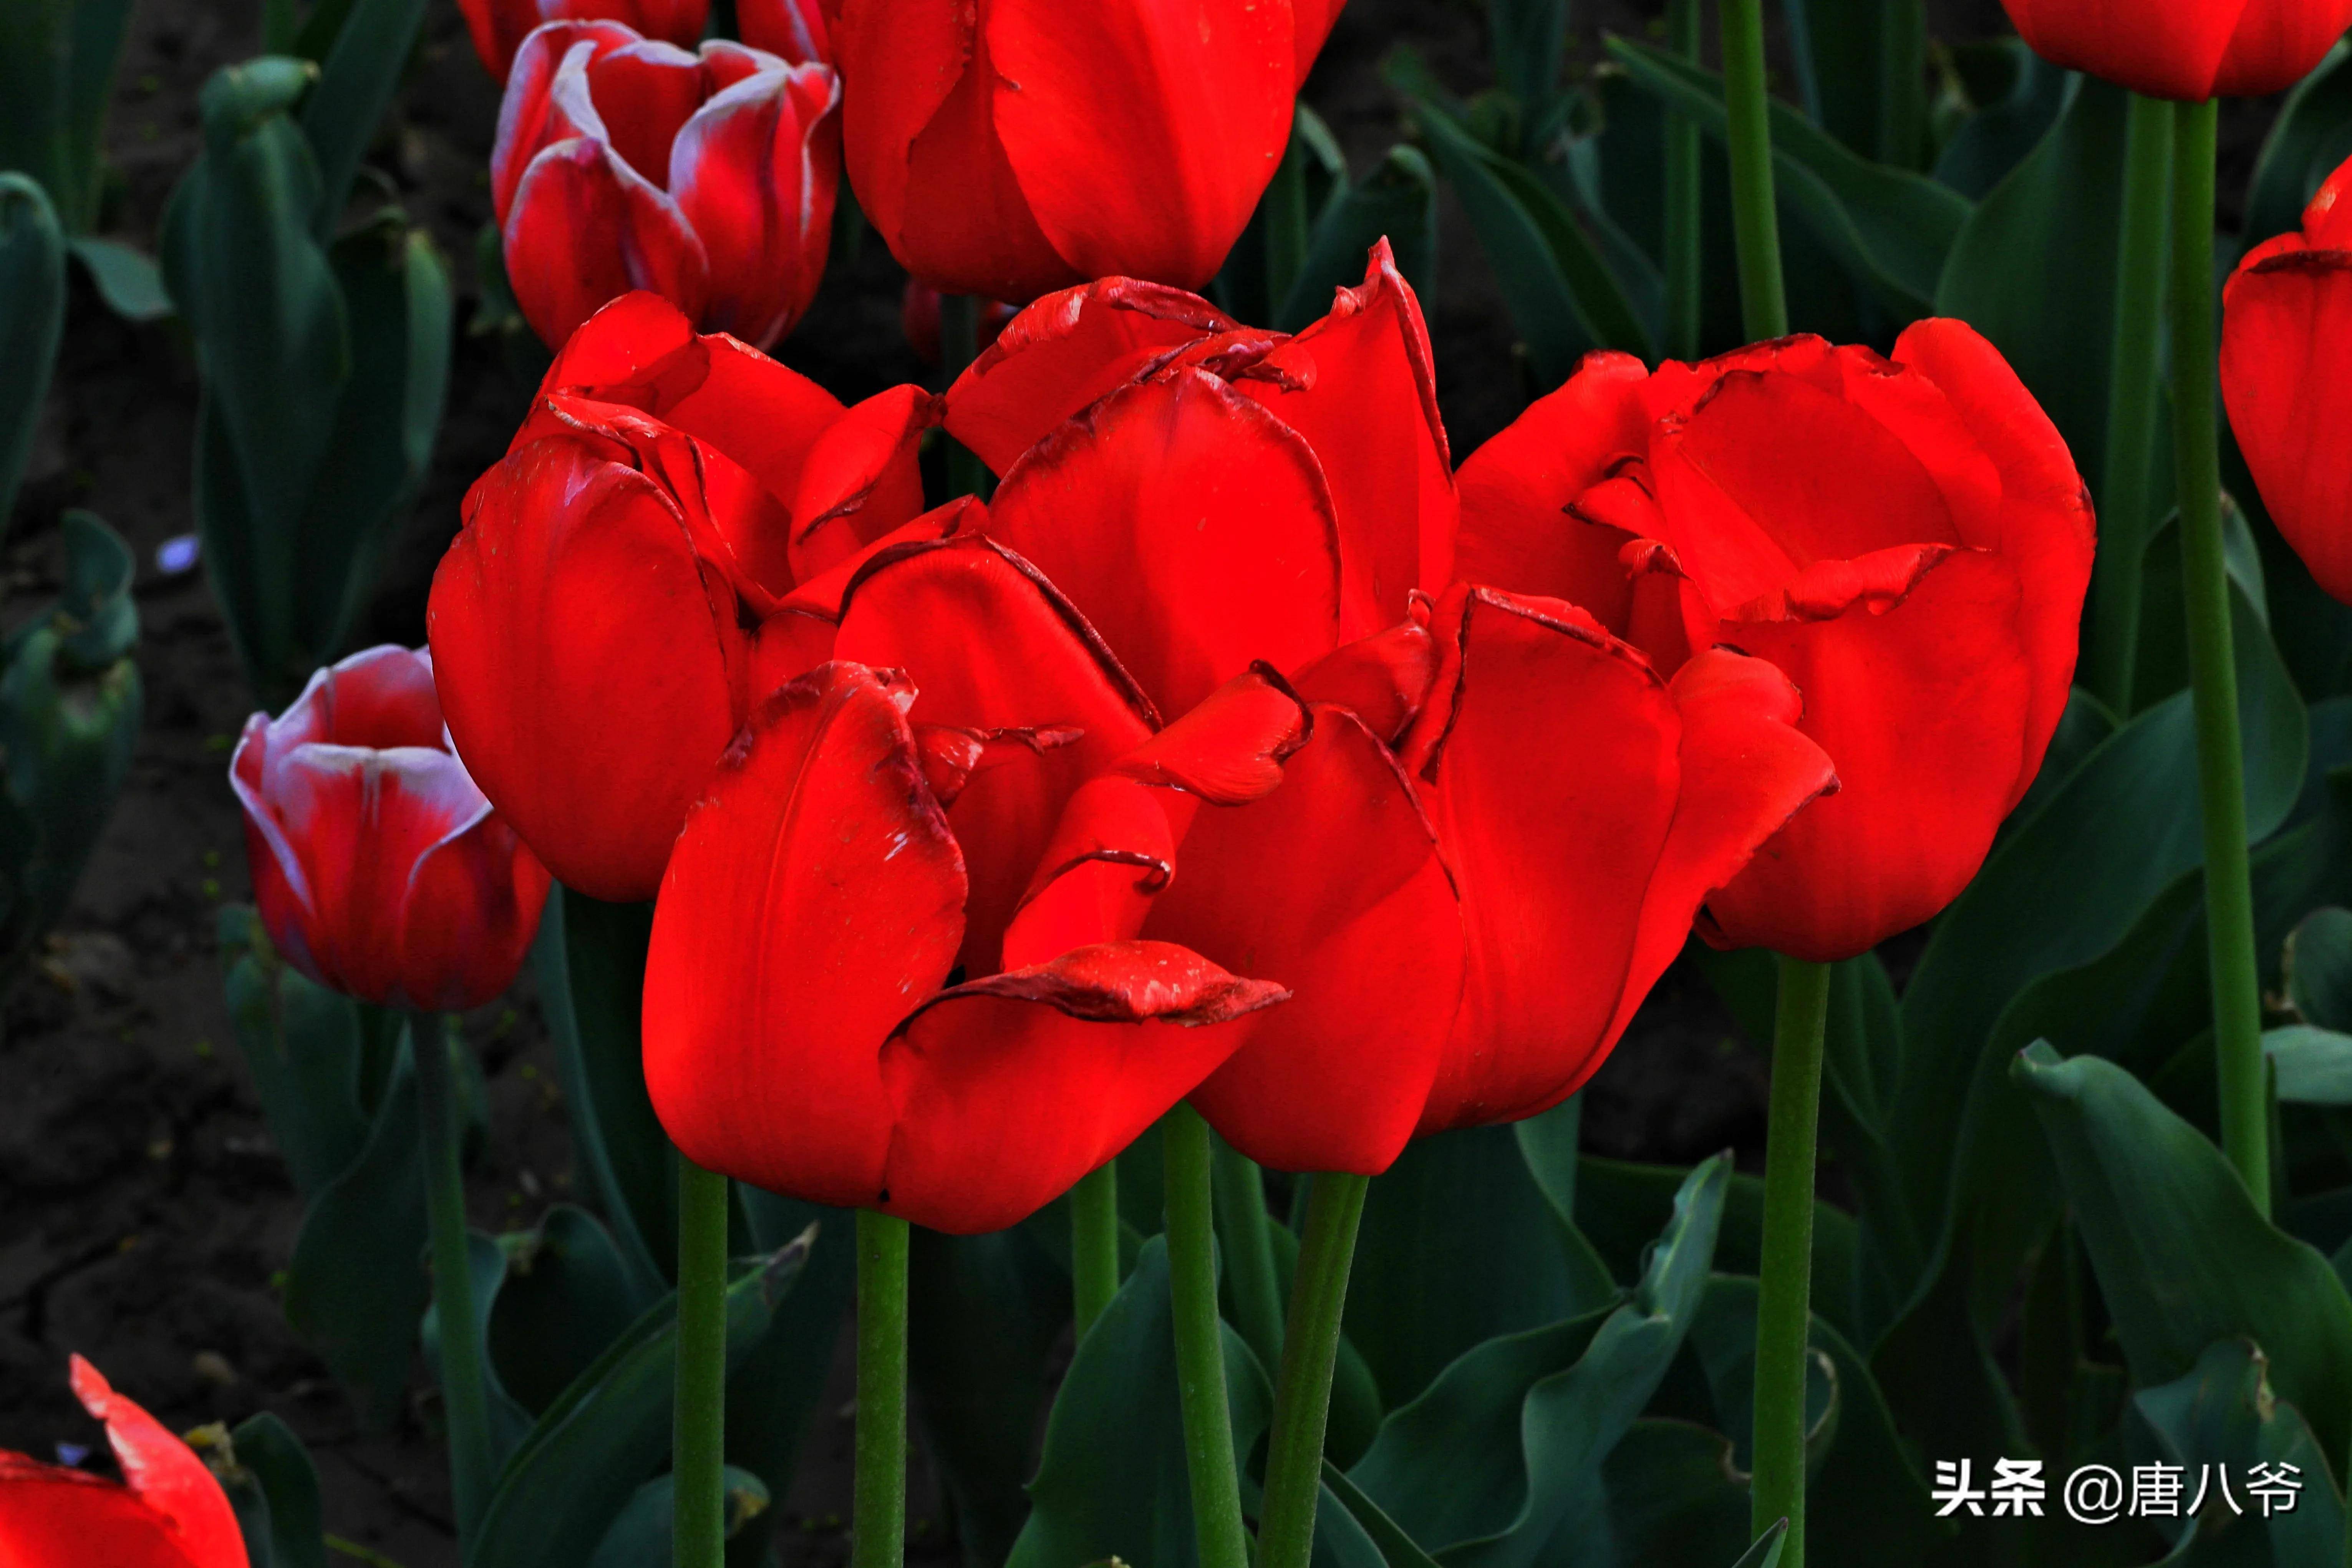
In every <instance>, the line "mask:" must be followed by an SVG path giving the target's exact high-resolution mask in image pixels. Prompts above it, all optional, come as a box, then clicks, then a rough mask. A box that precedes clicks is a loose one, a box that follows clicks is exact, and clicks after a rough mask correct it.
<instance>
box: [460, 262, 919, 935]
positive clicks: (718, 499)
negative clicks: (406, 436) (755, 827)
mask: <svg viewBox="0 0 2352 1568" xmlns="http://www.w3.org/2000/svg"><path fill="white" fill-rule="evenodd" d="M932 402H933V400H932V399H931V397H930V396H929V395H927V394H925V393H924V392H923V391H922V390H921V389H919V388H918V387H912V386H903V387H898V388H894V389H892V390H891V391H889V392H885V393H882V394H879V395H877V396H874V397H871V398H868V399H867V400H866V402H864V403H861V404H859V405H856V407H855V408H849V409H845V408H843V406H842V405H841V404H840V403H839V402H838V401H837V400H836V399H835V398H834V397H833V395H831V394H829V393H827V392H826V391H825V390H824V388H823V387H821V386H818V385H817V384H815V383H814V382H812V381H810V380H809V379H807V378H806V377H805V376H802V375H799V374H795V373H793V372H792V371H789V370H786V369H785V368H784V367H783V366H782V365H780V364H778V363H776V362H775V361H773V360H772V359H769V358H768V357H767V356H766V355H764V354H761V353H756V352H755V351H753V350H752V349H751V348H749V347H748V346H746V345H745V344H743V343H742V342H739V341H737V340H736V339H734V338H730V337H727V336H724V335H721V334H712V335H709V336H698V335H697V334H696V333H695V331H694V330H693V327H692V325H691V324H690V323H689V322H688V321H687V319H686V318H685V317H684V316H682V315H680V314H679V313H678V312H677V310H676V309H675V308H674V307H672V306H671V305H669V304H667V303H666V302H665V301H663V300H659V299H656V298H655V297H654V296H652V295H649V294H634V295H630V296H627V297H626V298H624V299H622V300H617V301H615V302H614V304H612V305H610V306H608V307H607V308H606V309H605V310H603V311H602V312H600V313H599V314H598V315H597V316H596V317H595V318H594V319H593V321H590V322H589V323H588V324H587V325H586V326H584V327H583V328H582V329H581V330H580V331H579V332H577V333H576V334H574V336H573V337H572V341H571V342H569V343H567V344H565V346H564V348H563V351H562V353H559V354H558V355H557V356H556V359H555V363H554V364H553V365H552V366H551V367H550V369H549V370H548V373H547V378H546V380H545V381H544V382H543V383H542V384H541V387H540V392H539V396H538V399H537V401H536V403H535V404H534V405H533V407H532V411H531V413H530V416H529V417H528V418H527V419H526V420H525V422H524V424H523V427H522V428H521V430H520V431H519V432H518V433H517V434H516V436H515V438H514V443H513V445H512V446H511V447H509V451H508V455H507V457H506V458H505V460H504V461H502V462H500V463H499V465H498V466H497V467H496V468H492V469H491V470H490V471H489V472H488V473H487V474H485V475H483V476H482V478H481V479H478V480H477V481H476V483H475V485H474V488H473V489H471V490H470V491H468V492H467V496H466V501H465V508H464V514H465V525H464V527H463V529H462V530H461V531H459V533H458V535H457V540H456V541H455V542H453V543H452V544H451V545H450V547H449V552H448V553H447V555H446V556H445V557H444V558H443V560H442V563H441V566H440V569H439V571H438V572H437V573H436V574H435V577H434V580H433V597H432V603H431V606H430V611H429V616H428V626H429V627H430V635H431V638H432V644H433V650H434V656H435V659H436V668H437V670H438V672H439V676H440V685H441V693H442V700H443V703H444V705H445V706H446V710H447V712H448V716H449V729H450V733H451V734H452V735H453V736H454V737H455V738H456V743H457V752H458V754H459V755H461V756H463V757H464V758H465V759H466V764H467V767H468V768H469V769H471V770H472V773H473V775H474V777H475V778H476V779H478V781H480V784H481V786H482V788H483V790H484V791H485V792H487V793H488V795H489V797H490V799H491V800H492V801H494V802H496V803H497V805H498V808H499V813H500V815H501V816H504V817H505V818H506V819H507V820H508V821H509V822H511V823H513V824H514V826H515V828H516V830H517V831H518V832H520V834H521V835H522V837H523V839H524V841H525V842H526V843H528V844H530V847H532V848H533V849H534V850H535V851H537V852H538V854H539V856H540V858H541V859H542V860H544V861H545V862H546V864H547V865H548V867H549V868H551V870H552V871H553V872H554V873H555V875H556V876H557V877H559V878H560V879H562V881H563V882H564V883H565V885H567V886H569V887H572V888H576V889H579V890H580V891H582V892H584V893H588V894H590V895H592V896H593V897H596V898H601V899H611V900H632V899H647V898H651V897H652V896H653V894H654V890H655V889H656V888H657V887H659V886H660V884H661V878H662V868H663V867H664V866H665V865H666V864H667V861H668V858H669V850H670V844H671V841H672V840H674V839H675V838H676V837H677V830H678V826H679V824H680V823H682V822H683V821H684V820H685V819H686V814H687V808H688V806H689V805H692V803H693V802H694V800H695V798H696V797H697V795H698V793H699V791H700V789H701V787H702V784H703V781H704V779H705V778H706V777H707V776H708V775H709V771H710V768H711V766H712V765H713V764H714V763H716V762H717V761H718V759H719V753H720V752H723V751H724V750H725V749H726V748H727V745H728V742H730V740H731V739H732V738H733V737H734V735H735V733H736V731H738V730H740V728H741V727H742V725H743V723H744V721H745V720H746V719H747V718H748V717H749V715H750V713H751V707H752V704H753V703H754V702H755V701H756V700H758V699H759V698H761V697H762V696H764V695H766V693H767V692H769V691H771V690H772V689H774V688H775V687H776V686H778V685H780V684H782V682H783V681H784V680H786V679H791V678H792V677H793V676H795V675H797V674H799V673H800V672H801V671H802V670H803V669H806V668H809V666H810V665H812V664H814V663H817V662H820V661H821V660H822V659H824V658H825V657H826V653H825V651H824V649H823V648H822V647H818V648H815V649H814V650H813V651H812V650H810V649H808V648H806V647H803V645H802V643H801V642H800V641H799V640H797V639H796V637H795V635H794V634H795V633H796V632H798V631H799V630H801V629H802V628H807V627H814V626H815V625H816V623H814V621H812V620H810V619H809V618H808V617H806V616H802V615H798V614H793V613H791V610H790V604H789V602H790V601H791V600H792V599H793V595H794V593H795V591H796V590H797V589H799V588H800V587H801V586H802V585H803V584H805V583H807V582H809V581H810V580H812V579H814V578H819V577H822V576H824V575H825V574H828V573H832V572H835V571H837V570H839V569H842V568H843V567H844V566H845V563H847V562H849V561H850V560H851V559H852V558H853V557H855V556H856V554H857V553H858V552H860V551H862V550H864V549H866V548H867V547H868V546H869V545H870V544H872V542H874V541H875V540H876V539H877V538H879V537H881V536H884V535H887V534H888V533H889V532H890V531H892V530H894V529H897V528H898V527H899V526H900V525H902V524H904V523H906V522H907V521H909V520H910V519H912V518H914V517H915V515H916V514H917V513H918V512H919V511H921V510H922V482H921V478H920V475H919V473H918V471H917V469H916V454H917V449H918V447H919V444H920V439H921V436H922V432H923V430H924V428H925V427H926V426H928V425H929V423H930V421H931V418H932V415H931V406H932ZM762 623H766V625H767V626H770V627H772V630H755V629H747V628H758V627H760V626H761V625H762Z"/></svg>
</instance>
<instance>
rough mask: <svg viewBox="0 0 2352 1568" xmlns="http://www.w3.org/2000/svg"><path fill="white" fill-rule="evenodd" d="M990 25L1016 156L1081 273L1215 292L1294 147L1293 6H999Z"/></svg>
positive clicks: (1008, 146) (1248, 1)
mask: <svg viewBox="0 0 2352 1568" xmlns="http://www.w3.org/2000/svg"><path fill="white" fill-rule="evenodd" d="M981 31H982V34H983V35H984V36H985V39H986V47H987V49H988V51H989V53H990V55H991V56H992V57H993V61H994V67H995V95H994V112H995V123H996V131H997V133H998V135H999V136H1001V137H1002V138H1003V147H1004V156H1005V157H1006V159H1007V160H1008V161H1009V162H1010V163H1011V165H1012V168H1013V172H1014V174H1016V175H1017V176H1018V178H1019V181H1020V187H1021V192H1022V194H1023V195H1024V196H1025V197H1026V198H1027V201H1028V205H1029V208H1030V210H1031V211H1032V212H1033V213H1034V214H1035V216H1036V221H1037V225H1038V227H1039V228H1040V229H1041V230H1042V231H1043V232H1044V234H1045V237H1046V239H1047V240H1048V241H1049V242H1050V243H1051V244H1052V245H1053V247H1054V249H1055V251H1056V252H1057V253H1058V254H1059V255H1060V256H1061V258H1062V259H1063V260H1064V261H1065V262H1066V263H1067V264H1068V265H1069V268H1070V269H1071V270H1072V271H1073V272H1075V273H1076V274H1077V275H1078V276H1080V277H1084V278H1103V277H1108V276H1111V275H1113V274H1122V273H1123V274H1129V275H1132V276H1135V277H1139V278H1150V279H1154V280H1155V281H1158V282H1161V283H1173V284H1176V285H1178V286H1179V287H1181V288H1187V289H1197V288H1199V287H1200V286H1201V285H1202V284H1204V283H1206V282H1207V281H1208V280H1209V279H1210V277H1211V276H1212V275H1213V273H1215V271H1216V270H1217V268H1218V267H1219V266H1221V265H1222V264H1223V261H1224V258H1225V252H1226V251H1227V250H1228V249H1229V248H1231V247H1232V245H1233V243H1234V239H1235V237H1238V236H1239V235H1240V234H1241V232H1242V228H1243V226H1244V225H1245V224H1247V223H1248V222H1249V216H1250V213H1251V212H1252V210H1253V209H1255V207H1256V205H1257V199H1258V196H1259V195H1261V194H1262V193H1263V192H1264V191H1265V187H1266V184H1267V182H1268V181H1269V180H1271V179H1272V178H1273V176H1274V171H1275V168H1276V165H1277V163H1279V162H1280V160H1281V158H1282V155H1283V153H1284V151H1285V150H1286V148H1287V147H1288V146H1289V144H1290V121H1291V113H1292V100H1293V98H1294V96H1295V95H1296V93H1297V27H1296V24H1295V22H1294V20H1293V16H1292V13H1291V6H1290V0H1190V3H1187V4H1182V5H1170V4H1165V3H1160V4H1141V5H1067V4H1066V3H1064V0H993V3H992V5H990V6H989V8H988V9H987V10H986V11H984V12H982V25H981ZM1146 170H1149V171H1150V175H1149V177H1148V178H1147V177H1140V176H1141V174H1142V171H1146ZM995 297H996V298H999V299H1004V298H1011V297H1013V296H1009V295H1004V294H998V295H996V296H995Z"/></svg>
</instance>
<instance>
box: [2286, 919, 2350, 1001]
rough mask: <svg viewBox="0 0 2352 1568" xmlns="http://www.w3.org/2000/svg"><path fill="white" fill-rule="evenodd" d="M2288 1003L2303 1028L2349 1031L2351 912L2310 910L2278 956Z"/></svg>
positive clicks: (2290, 935)
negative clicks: (2304, 1026)
mask: <svg viewBox="0 0 2352 1568" xmlns="http://www.w3.org/2000/svg"><path fill="white" fill-rule="evenodd" d="M2279 971H2280V978H2281V982H2282V984H2284V987H2285V990H2286V997H2287V1002H2288V1005H2290V1006H2292V1007H2293V1008H2294V1012H2295V1016H2298V1017H2300V1018H2301V1019H2302V1020H2303V1021H2304V1022H2305V1023H2306V1024H2312V1025H2315V1026H2318V1027H2320V1028H2323V1029H2343V1030H2347V1031H2352V910H2347V909H2344V908H2342V907H2341V906H2339V905H2334V904H2331V905H2329V906H2328V907H2327V908H2326V909H2321V910H2312V912H2311V913H2310V914H2308V915H2305V917H2304V918H2303V921H2302V922H2301V923H2300V924H2298V925H2297V926H2296V927H2295V928H2294V930H2293V931H2289V932H2288V933H2287V938H2286V943H2285V946H2284V948H2283V949H2282V950H2281V952H2280V955H2279Z"/></svg>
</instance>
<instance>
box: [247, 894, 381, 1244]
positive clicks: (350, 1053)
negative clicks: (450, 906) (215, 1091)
mask: <svg viewBox="0 0 2352 1568" xmlns="http://www.w3.org/2000/svg"><path fill="white" fill-rule="evenodd" d="M220 948H221V962H222V964H223V966H224V967H225V968H226V971H227V983H228V1015H229V1023H230V1025H231V1026H233V1027H234V1028H235V1030H236V1041H237V1046H238V1047H239V1048H240V1049H241V1050H242V1051H243V1053H244V1055H245V1062H246V1069H247V1072H249V1073H250V1074H251V1075H252V1077H253V1087H254V1092H255V1093H256V1094H257V1096H258V1097H259V1099H260V1100H261V1111H262V1116H263V1118H264V1119H265V1120H266V1121H268V1124H269V1135H270V1138H271V1140H272V1141H273V1142H276V1143H277V1145H278V1152H279V1153H280V1154H281V1155H283V1156H284V1157H285V1160H286V1166H287V1171H288V1173H289V1174H290V1175H291V1176H292V1177H293V1178H294V1189H295V1191H297V1192H299V1193H300V1194H302V1195H303V1196H304V1197H305V1198H306V1199H308V1198H315V1197H316V1196H318V1195H319V1194H320V1193H321V1192H323V1191H324V1190H325V1189H326V1187H327V1185H328V1184H330V1183H331V1182H332V1181H333V1180H334V1179H335V1178H336V1177H338V1176H340V1175H341V1174H342V1173H344V1172H345V1171H346V1170H348V1169H350V1168H351V1164H352V1161H354V1160H355V1159H357V1158H358V1157H359V1154H360V1151H361V1150H362V1148H364V1147H365V1146H366V1143H367V1141H368V1134H369V1126H370V1122H369V1117H368V1114H367V1112H366V1111H365V1110H362V1107H361V1103H360V1070H361V1060H362V1038H361V1032H360V1031H361V1025H360V1011H359V1005H358V1004H357V1003H355V1002H353V1001H352V999H351V998H350V997H348V996H345V995H342V994H340V993H338V992H333V991H330V990H328V989H327V988H326V987H325V986H323V985H320V984H318V983H317V982H315V981H312V980H310V979H309V978H307V977H306V976H304V975H302V974H301V973H298V972H297V971H296V970H295V969H294V968H293V966H292V965H290V964H288V963H285V962H284V961H282V960H281V959H279V958H278V954H277V952H275V951H274V950H273V949H272V948H271V947H270V945H269V938H268V933H266V932H265V931H263V930H262V929H261V921H260V917H259V916H258V915H257V914H256V913H255V912H254V910H253V907H252V906H251V905H249V904H231V905H228V906H226V907H225V908H224V909H223V910H221V914H220Z"/></svg>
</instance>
